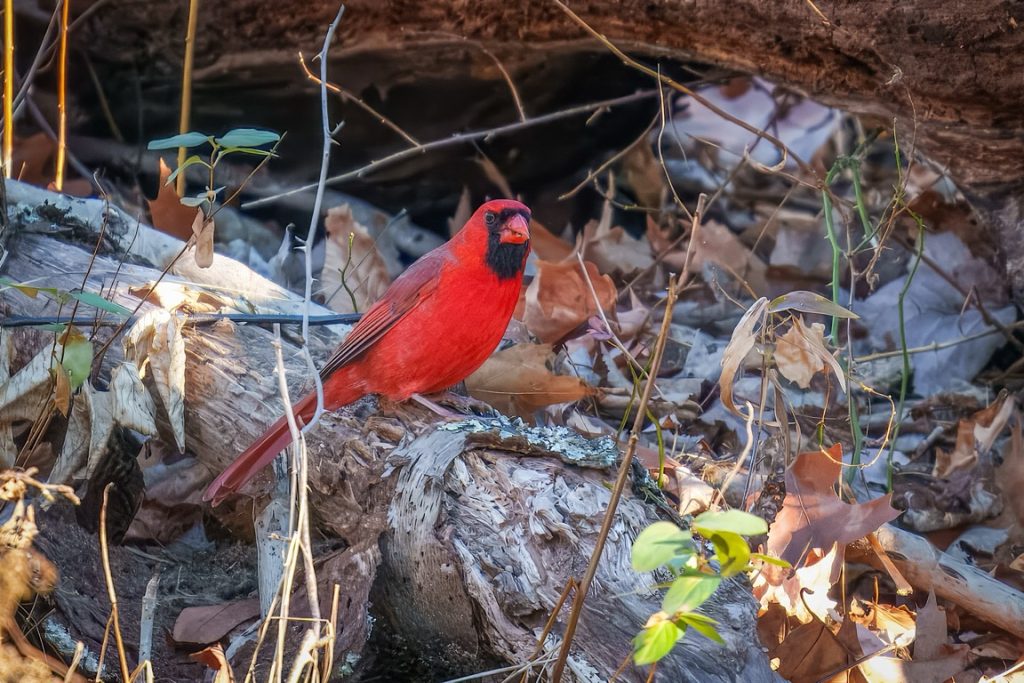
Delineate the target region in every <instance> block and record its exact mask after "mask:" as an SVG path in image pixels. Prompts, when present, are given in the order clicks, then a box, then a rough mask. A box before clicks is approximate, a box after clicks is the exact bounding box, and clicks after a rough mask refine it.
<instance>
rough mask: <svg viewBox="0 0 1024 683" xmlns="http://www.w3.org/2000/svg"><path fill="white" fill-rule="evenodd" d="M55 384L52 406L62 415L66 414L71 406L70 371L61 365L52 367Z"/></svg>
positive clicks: (65, 415)
mask: <svg viewBox="0 0 1024 683" xmlns="http://www.w3.org/2000/svg"><path fill="white" fill-rule="evenodd" d="M53 378H54V380H55V386H54V388H53V406H54V408H56V409H57V410H58V411H59V412H60V414H61V415H63V416H64V417H67V416H68V410H69V409H70V408H71V377H70V373H69V372H68V371H67V370H65V369H64V368H62V367H56V368H54V369H53Z"/></svg>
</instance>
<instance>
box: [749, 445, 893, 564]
mask: <svg viewBox="0 0 1024 683" xmlns="http://www.w3.org/2000/svg"><path fill="white" fill-rule="evenodd" d="M842 460H843V451H842V446H841V445H839V444H836V445H834V446H832V448H830V449H829V450H828V451H827V452H825V451H810V452H807V453H801V454H800V455H798V456H797V457H796V460H795V461H794V462H793V465H792V466H791V467H790V468H789V470H787V472H786V499H785V501H784V502H783V506H782V510H781V511H779V514H778V515H777V516H776V518H775V523H774V524H773V525H772V528H771V530H770V531H769V533H768V551H769V553H771V554H772V555H777V556H778V557H781V558H782V559H784V560H786V561H788V562H790V563H791V564H794V565H795V564H797V562H798V561H799V560H800V558H801V557H803V555H804V554H805V553H806V552H807V551H808V550H810V549H812V548H817V549H819V550H821V549H826V548H831V547H832V545H833V544H835V543H837V544H838V545H839V555H840V557H842V556H843V552H844V550H845V547H846V544H848V543H852V542H853V541H856V540H857V539H860V538H863V537H864V536H866V535H867V534H869V533H870V532H872V531H874V530H875V529H877V528H878V527H880V526H882V525H883V524H885V523H886V522H890V521H892V520H894V519H896V517H897V516H899V514H900V513H899V510H895V509H893V507H892V505H891V504H890V501H891V499H892V494H886V495H885V496H882V497H881V498H876V499H874V500H872V501H869V502H867V503H854V504H851V503H846V502H844V501H842V500H840V499H839V496H837V495H836V492H835V490H834V489H833V485H834V484H835V482H836V481H837V480H838V479H839V475H840V472H841V470H842V467H841V465H840V463H841V462H842Z"/></svg>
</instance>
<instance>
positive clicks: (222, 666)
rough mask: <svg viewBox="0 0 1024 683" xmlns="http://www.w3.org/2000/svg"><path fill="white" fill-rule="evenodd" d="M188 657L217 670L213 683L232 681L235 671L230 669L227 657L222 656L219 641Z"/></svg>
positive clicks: (222, 650) (229, 682) (231, 682)
mask: <svg viewBox="0 0 1024 683" xmlns="http://www.w3.org/2000/svg"><path fill="white" fill-rule="evenodd" d="M189 657H191V658H192V659H194V660H195V661H197V662H199V663H200V664H205V665H206V666H207V667H209V668H211V669H213V670H214V671H216V672H217V673H216V675H214V677H213V683H234V681H235V673H234V672H233V671H232V670H231V665H230V664H228V659H227V657H225V656H224V649H223V648H222V647H221V646H220V644H219V643H218V644H217V645H211V646H210V647H208V648H206V649H205V650H201V651H200V652H196V653H193V654H191V655H189Z"/></svg>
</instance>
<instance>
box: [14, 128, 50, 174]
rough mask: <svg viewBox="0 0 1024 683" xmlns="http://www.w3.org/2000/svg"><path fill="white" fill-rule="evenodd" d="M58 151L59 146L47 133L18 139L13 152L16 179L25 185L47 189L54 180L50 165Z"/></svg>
mask: <svg viewBox="0 0 1024 683" xmlns="http://www.w3.org/2000/svg"><path fill="white" fill-rule="evenodd" d="M56 151H57V144H56V143H55V142H54V141H53V140H52V139H51V138H50V136H49V135H47V134H46V133H36V134H35V135H30V136H29V137H27V138H20V139H16V140H15V141H14V148H13V149H12V150H11V169H12V171H13V175H14V177H15V178H17V179H18V180H20V181H22V182H23V183H29V184H31V185H36V186H38V187H46V186H47V185H48V184H49V183H50V180H52V179H53V168H52V167H50V165H51V163H52V161H53V157H54V153H55V152H56ZM48 167H50V168H48Z"/></svg>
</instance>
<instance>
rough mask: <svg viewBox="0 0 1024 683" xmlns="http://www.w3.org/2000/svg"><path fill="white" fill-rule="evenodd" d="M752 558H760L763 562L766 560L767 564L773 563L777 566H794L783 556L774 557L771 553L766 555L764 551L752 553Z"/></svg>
mask: <svg viewBox="0 0 1024 683" xmlns="http://www.w3.org/2000/svg"><path fill="white" fill-rule="evenodd" d="M750 559H751V560H760V561H761V562H764V563H765V564H773V565H775V566H776V567H784V568H789V567H791V566H793V565H791V564H790V563H789V562H786V561H785V560H784V559H782V558H781V557H772V556H771V555H764V554H762V553H750Z"/></svg>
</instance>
